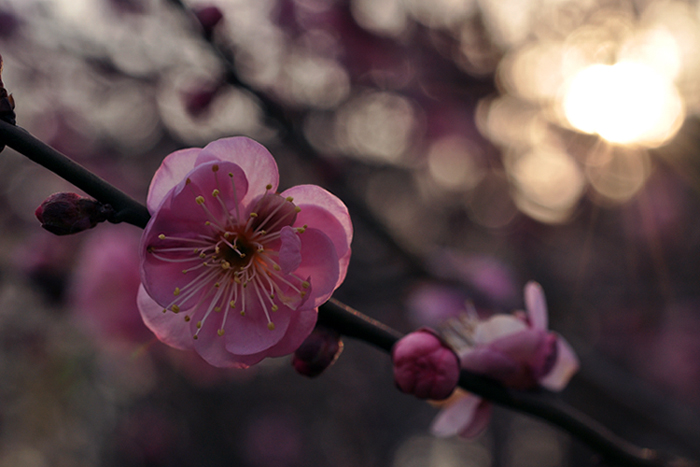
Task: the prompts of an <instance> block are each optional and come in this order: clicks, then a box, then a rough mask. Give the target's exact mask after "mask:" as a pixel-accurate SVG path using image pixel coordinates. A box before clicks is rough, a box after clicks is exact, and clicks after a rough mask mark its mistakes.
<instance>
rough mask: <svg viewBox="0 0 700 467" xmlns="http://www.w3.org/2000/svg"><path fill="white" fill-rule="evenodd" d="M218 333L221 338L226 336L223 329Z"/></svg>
mask: <svg viewBox="0 0 700 467" xmlns="http://www.w3.org/2000/svg"><path fill="white" fill-rule="evenodd" d="M216 333H217V334H218V335H220V336H223V335H224V330H223V329H219V330H218V331H216Z"/></svg>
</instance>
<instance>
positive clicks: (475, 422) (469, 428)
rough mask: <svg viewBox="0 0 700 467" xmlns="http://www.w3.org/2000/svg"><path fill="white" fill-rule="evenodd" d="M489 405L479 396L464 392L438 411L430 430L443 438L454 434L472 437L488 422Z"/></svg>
mask: <svg viewBox="0 0 700 467" xmlns="http://www.w3.org/2000/svg"><path fill="white" fill-rule="evenodd" d="M490 405H491V404H490V403H488V402H487V401H484V400H482V399H481V398H480V397H479V396H476V395H474V394H471V393H464V394H463V395H461V397H459V399H458V400H457V401H455V402H453V403H452V404H449V405H448V406H447V407H446V408H444V409H442V411H440V413H439V414H438V416H437V417H435V420H433V424H432V425H431V427H430V432H431V433H432V434H433V435H435V436H439V437H444V438H446V437H448V436H454V435H460V436H462V437H474V436H476V435H478V434H479V433H480V432H481V431H482V430H483V429H484V428H485V427H486V425H487V424H488V420H489V416H490Z"/></svg>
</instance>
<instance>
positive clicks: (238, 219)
mask: <svg viewBox="0 0 700 467" xmlns="http://www.w3.org/2000/svg"><path fill="white" fill-rule="evenodd" d="M228 176H229V178H230V179H231V186H232V187H233V204H234V205H235V206H236V221H237V222H240V221H241V212H240V210H239V208H238V193H237V192H236V182H235V181H234V180H233V173H231V172H229V173H228Z"/></svg>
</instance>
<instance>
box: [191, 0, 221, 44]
mask: <svg viewBox="0 0 700 467" xmlns="http://www.w3.org/2000/svg"><path fill="white" fill-rule="evenodd" d="M193 11H194V15H195V16H196V17H197V20H198V21H199V23H200V24H201V25H202V28H203V29H204V34H205V35H206V36H207V37H211V35H212V34H214V28H216V26H217V25H218V24H219V23H220V22H221V20H222V19H223V18H224V14H223V13H222V12H221V10H219V9H218V8H217V7H215V6H213V5H212V6H201V7H196V8H194V9H193Z"/></svg>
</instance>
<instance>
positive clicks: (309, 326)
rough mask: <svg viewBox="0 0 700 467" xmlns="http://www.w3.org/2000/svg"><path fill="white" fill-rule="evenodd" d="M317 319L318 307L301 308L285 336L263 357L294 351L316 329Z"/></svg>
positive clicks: (279, 355)
mask: <svg viewBox="0 0 700 467" xmlns="http://www.w3.org/2000/svg"><path fill="white" fill-rule="evenodd" d="M317 319H318V309H317V308H312V309H303V310H299V311H298V312H297V313H295V314H294V315H293V316H292V320H291V322H290V323H289V327H288V328H287V333H286V334H285V335H284V337H283V338H282V339H281V340H280V341H279V342H278V343H277V344H275V345H274V346H272V347H270V348H269V349H268V350H267V351H266V352H265V353H264V355H262V357H261V359H262V358H263V357H281V356H282V355H288V354H290V353H292V352H294V351H295V350H296V349H298V348H299V346H300V345H301V344H302V343H303V342H304V340H305V339H306V338H307V337H309V334H311V331H313V330H314V327H315V326H316V321H317ZM251 357H252V355H251Z"/></svg>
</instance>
